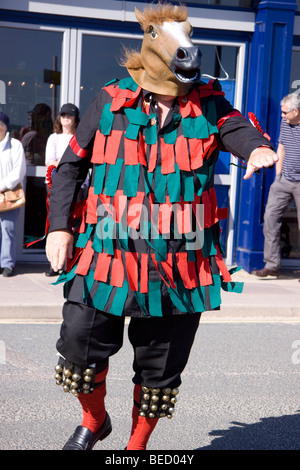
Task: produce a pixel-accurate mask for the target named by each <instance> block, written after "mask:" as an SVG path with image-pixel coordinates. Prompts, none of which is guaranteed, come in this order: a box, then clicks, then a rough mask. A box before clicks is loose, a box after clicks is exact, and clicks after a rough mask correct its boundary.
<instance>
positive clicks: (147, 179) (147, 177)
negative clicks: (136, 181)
mask: <svg viewBox="0 0 300 470" xmlns="http://www.w3.org/2000/svg"><path fill="white" fill-rule="evenodd" d="M143 168H144V181H145V193H146V194H149V192H150V191H151V186H152V180H153V176H154V173H149V172H148V171H147V169H146V167H143Z"/></svg>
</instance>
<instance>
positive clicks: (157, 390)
mask: <svg viewBox="0 0 300 470" xmlns="http://www.w3.org/2000/svg"><path fill="white" fill-rule="evenodd" d="M159 392H160V389H159V388H152V393H153V394H154V395H157V394H158V393H159Z"/></svg>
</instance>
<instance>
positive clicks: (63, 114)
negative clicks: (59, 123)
mask: <svg viewBox="0 0 300 470" xmlns="http://www.w3.org/2000/svg"><path fill="white" fill-rule="evenodd" d="M72 116H74V114H70V113H61V117H72Z"/></svg>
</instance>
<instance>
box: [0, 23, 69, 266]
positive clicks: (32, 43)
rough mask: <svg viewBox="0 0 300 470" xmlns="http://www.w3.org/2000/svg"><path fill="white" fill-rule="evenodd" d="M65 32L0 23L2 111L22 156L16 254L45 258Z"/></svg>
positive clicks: (0, 105)
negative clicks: (49, 156) (48, 178)
mask: <svg viewBox="0 0 300 470" xmlns="http://www.w3.org/2000/svg"><path fill="white" fill-rule="evenodd" d="M64 33H65V31H64V30H62V29H54V28H48V29H47V28H42V27H34V26H32V27H28V25H27V26H24V25H18V27H7V24H6V27H4V26H2V25H1V24H0V41H1V44H2V45H3V46H4V44H5V47H2V48H1V50H0V80H1V85H2V93H1V94H2V97H1V98H2V99H1V103H0V108H1V111H3V112H4V113H5V114H7V115H8V116H9V118H10V123H11V124H10V131H11V135H12V137H15V138H17V139H19V140H20V141H21V142H22V144H23V147H24V150H25V156H26V169H27V171H26V181H25V182H24V184H25V186H26V205H25V208H23V209H22V211H21V214H20V217H19V220H18V230H17V234H18V240H17V247H18V248H17V260H18V261H22V260H28V259H30V261H38V260H44V259H45V253H44V244H45V241H44V240H43V241H41V242H38V243H36V244H33V245H31V246H30V248H24V243H27V242H30V241H33V240H35V239H39V238H42V237H43V235H44V234H45V223H46V197H47V189H46V185H45V175H46V166H45V147H46V143H47V139H48V137H49V135H50V134H51V133H52V132H53V123H54V120H55V118H56V115H57V113H58V111H59V106H60V99H61V83H62V72H63V71H62V63H63V55H64V54H63V51H64V49H63V44H64Z"/></svg>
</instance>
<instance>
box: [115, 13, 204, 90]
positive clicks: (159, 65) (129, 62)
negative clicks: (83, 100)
mask: <svg viewBox="0 0 300 470" xmlns="http://www.w3.org/2000/svg"><path fill="white" fill-rule="evenodd" d="M135 15H136V18H137V20H138V22H139V23H140V25H141V27H142V29H143V30H144V38H143V43H142V48H141V51H140V52H136V51H129V50H126V49H125V59H124V61H123V64H122V65H124V66H125V67H126V68H127V70H128V73H129V74H130V75H131V77H132V78H133V79H134V81H135V82H136V83H137V84H138V85H139V86H141V87H142V88H144V89H146V90H149V91H151V92H152V93H158V94H161V95H171V96H182V95H185V94H187V93H188V91H189V89H190V87H191V85H192V84H194V83H196V82H197V81H199V80H200V65H201V52H200V50H199V48H198V47H197V46H194V45H193V43H192V41H191V39H190V37H191V33H192V26H191V24H190V23H189V22H188V21H187V10H186V8H185V7H178V6H173V5H171V4H166V5H160V4H159V5H156V6H150V7H146V8H145V10H144V13H142V12H140V11H139V10H138V9H137V8H135Z"/></svg>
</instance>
